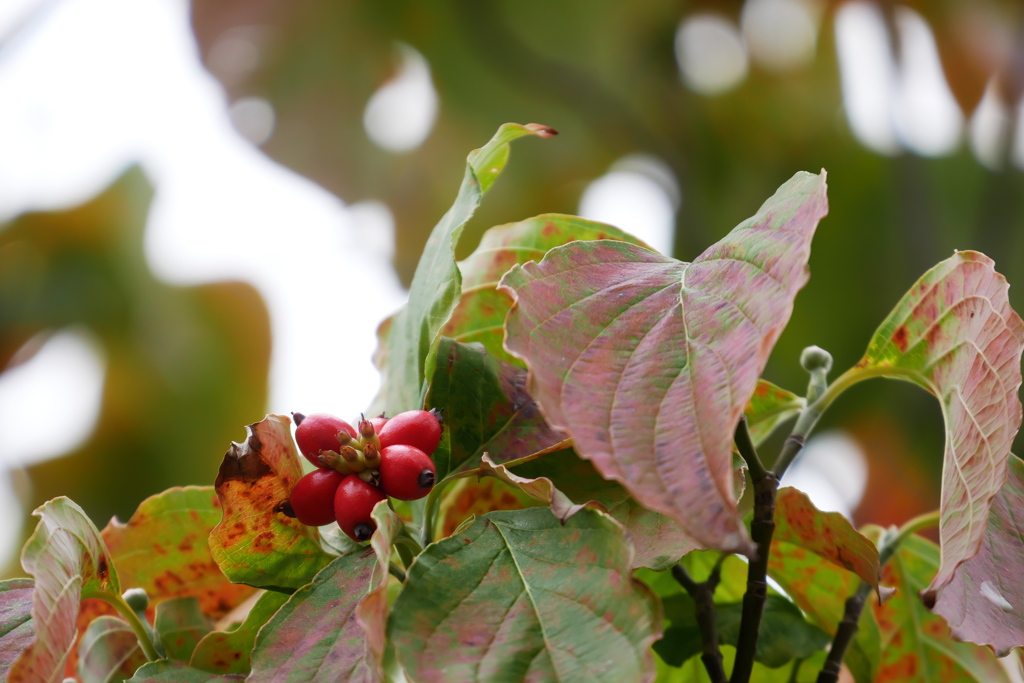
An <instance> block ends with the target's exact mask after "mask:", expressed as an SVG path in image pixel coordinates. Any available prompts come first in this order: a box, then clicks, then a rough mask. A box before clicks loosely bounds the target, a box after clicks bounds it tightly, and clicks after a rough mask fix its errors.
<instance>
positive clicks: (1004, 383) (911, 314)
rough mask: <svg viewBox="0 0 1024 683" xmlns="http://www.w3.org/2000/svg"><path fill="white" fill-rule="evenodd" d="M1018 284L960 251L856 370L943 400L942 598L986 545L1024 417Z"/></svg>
mask: <svg viewBox="0 0 1024 683" xmlns="http://www.w3.org/2000/svg"><path fill="white" fill-rule="evenodd" d="M1008 288H1009V285H1007V284H1006V279H1005V278H1004V277H1003V276H1002V275H1000V274H999V273H997V272H996V271H995V267H994V264H993V262H992V259H990V258H988V257H987V256H985V255H984V254H979V253H978V252H974V251H960V252H956V253H955V254H954V255H953V256H952V257H951V258H948V259H946V260H945V261H943V262H942V263H940V264H938V265H937V266H935V267H934V268H932V269H931V270H929V271H928V272H927V273H925V274H924V275H923V276H921V279H919V280H918V281H917V282H916V283H915V284H914V286H913V287H911V289H910V291H909V292H907V294H906V295H905V296H904V297H903V298H902V299H901V300H900V302H899V303H898V304H897V305H896V308H894V309H893V311H892V313H890V314H889V317H888V318H886V319H885V321H884V322H883V323H882V324H881V326H879V328H878V331H876V332H875V335H874V337H872V339H871V343H870V344H869V345H868V350H867V352H866V353H865V354H864V358H862V359H861V361H860V362H859V363H858V364H857V365H856V367H855V368H853V369H852V370H850V371H849V372H848V373H847V375H848V377H849V379H850V381H857V380H859V379H863V378H867V377H873V376H886V377H893V378H896V379H902V380H906V381H909V382H913V383H914V384H917V385H919V386H921V387H923V388H924V389H926V390H927V391H929V392H931V393H932V394H933V395H934V396H935V397H936V398H938V399H939V402H940V403H941V404H942V415H943V418H944V419H945V422H946V449H945V454H944V456H943V466H942V472H943V478H942V496H941V499H940V509H941V513H942V514H941V519H940V522H939V535H940V538H941V541H942V543H941V547H942V562H941V564H940V566H939V571H938V573H937V574H936V576H935V578H934V579H933V580H932V583H931V585H930V586H928V589H927V599H928V600H930V601H932V602H934V600H935V595H936V592H937V591H938V590H939V589H941V588H942V587H943V586H944V585H946V584H947V583H949V581H950V579H952V577H953V571H954V570H955V569H956V567H957V566H958V565H959V564H960V563H961V562H964V561H965V560H968V559H970V558H971V557H973V556H974V555H975V554H976V553H977V552H978V548H979V546H980V545H981V538H982V536H983V535H984V534H985V529H986V528H987V525H988V515H989V507H990V504H991V501H992V498H993V497H994V496H995V495H996V493H997V492H998V491H999V487H1000V486H1002V484H1003V482H1004V481H1005V480H1006V463H1007V458H1008V456H1009V454H1010V447H1011V445H1012V443H1013V438H1014V436H1015V435H1016V434H1017V429H1018V428H1019V427H1020V423H1021V403H1020V399H1019V398H1018V397H1017V389H1018V388H1019V387H1020V384H1021V368H1020V359H1021V352H1022V351H1024V322H1022V321H1021V319H1020V316H1018V315H1017V314H1016V313H1015V312H1014V311H1013V309H1012V308H1010V301H1009V298H1008V297H1007V290H1008ZM837 382H838V380H837Z"/></svg>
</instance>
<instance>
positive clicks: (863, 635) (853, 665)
mask: <svg viewBox="0 0 1024 683" xmlns="http://www.w3.org/2000/svg"><path fill="white" fill-rule="evenodd" d="M768 575H769V576H770V577H771V578H773V579H775V581H777V582H778V584H779V585H780V586H782V588H783V590H785V591H786V593H787V594H788V595H789V596H790V597H791V598H792V599H793V602H795V603H796V604H797V606H798V607H799V608H800V609H801V610H803V611H804V613H805V614H806V615H807V619H808V620H809V621H810V622H811V623H812V624H815V625H816V626H818V627H820V628H821V629H822V630H824V631H825V632H826V633H829V634H832V635H834V634H835V632H836V629H837V628H838V627H839V622H840V621H841V620H842V618H843V610H844V607H845V602H846V599H847V598H848V597H850V596H851V595H853V594H854V593H855V592H856V591H857V586H858V585H859V584H860V577H858V576H856V575H855V574H853V573H852V572H848V571H845V570H843V569H840V568H838V567H837V566H836V565H834V564H832V563H831V562H830V561H828V560H826V559H824V558H822V557H820V556H818V555H816V554H815V553H813V552H811V551H810V550H806V549H804V548H801V547H799V546H797V545H793V544H790V543H781V542H779V540H778V538H777V537H775V538H773V539H772V549H771V555H770V556H769V558H768ZM880 647H881V645H880V642H879V634H878V626H877V625H876V624H875V619H874V616H873V615H872V613H871V610H868V609H866V610H864V611H863V612H862V613H861V618H860V623H859V628H858V630H857V634H856V636H855V637H854V640H853V642H852V643H851V644H850V648H849V649H848V650H847V652H846V658H845V664H846V666H847V667H849V669H850V672H851V673H852V674H853V677H854V680H856V681H857V683H874V680H875V674H876V672H877V671H878V660H879V657H880V656H881V653H880Z"/></svg>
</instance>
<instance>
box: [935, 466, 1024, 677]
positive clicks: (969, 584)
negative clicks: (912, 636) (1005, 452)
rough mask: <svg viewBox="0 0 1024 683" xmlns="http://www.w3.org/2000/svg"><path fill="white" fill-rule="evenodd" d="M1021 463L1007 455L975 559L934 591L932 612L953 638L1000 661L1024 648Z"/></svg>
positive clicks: (1023, 478)
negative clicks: (982, 648)
mask: <svg viewBox="0 0 1024 683" xmlns="http://www.w3.org/2000/svg"><path fill="white" fill-rule="evenodd" d="M1021 567H1024V461H1022V460H1021V459H1020V458H1018V457H1017V456H1015V455H1011V456H1010V468H1009V476H1008V477H1007V479H1006V483H1005V484H1003V487H1002V488H1001V489H1000V490H999V494H998V495H997V496H996V497H995V499H994V500H993V501H992V510H991V511H990V512H989V516H988V532H987V533H986V534H985V537H984V539H983V540H982V542H981V550H979V551H978V554H977V555H975V556H974V557H972V558H971V559H969V560H967V561H966V562H964V563H963V564H961V565H960V566H959V567H957V568H956V571H955V572H954V574H953V580H952V581H950V582H949V583H947V584H946V585H945V586H943V587H942V588H940V589H939V590H938V597H937V599H936V601H935V606H934V607H933V608H932V611H933V612H935V613H936V614H939V615H941V616H943V617H944V618H945V619H946V622H947V623H949V626H950V629H951V630H952V633H953V637H955V638H956V639H957V640H966V641H970V642H972V643H978V644H979V645H988V646H989V647H991V648H992V649H994V650H995V651H996V654H998V655H999V656H1000V657H1003V656H1005V655H1007V654H1009V652H1010V650H1011V649H1012V648H1014V647H1020V646H1024V610H1022V608H1024V577H1022V576H1021V572H1020V571H1019V568H1021Z"/></svg>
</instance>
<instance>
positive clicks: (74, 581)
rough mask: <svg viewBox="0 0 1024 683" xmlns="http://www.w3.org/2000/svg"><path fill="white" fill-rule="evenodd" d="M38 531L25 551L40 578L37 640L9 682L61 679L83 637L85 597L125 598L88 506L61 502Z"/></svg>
mask: <svg viewBox="0 0 1024 683" xmlns="http://www.w3.org/2000/svg"><path fill="white" fill-rule="evenodd" d="M33 514H34V515H35V516H37V517H39V524H38V525H37V526H36V530H35V531H34V532H33V534H32V536H31V537H30V538H29V539H28V542H27V543H26V544H25V548H24V549H23V550H22V553H21V564H22V566H23V567H24V568H25V571H27V572H28V573H29V574H31V575H32V576H33V577H34V578H35V590H34V591H33V598H32V625H33V627H34V628H35V632H36V633H35V639H34V640H33V641H32V644H31V645H29V646H28V647H27V648H26V649H25V650H24V651H23V652H22V653H21V656H20V657H19V658H18V660H17V661H16V662H15V663H14V666H12V667H11V670H10V672H9V673H8V677H7V680H8V681H9V683H35V682H36V681H53V680H61V679H62V678H63V677H64V671H65V666H66V664H67V660H68V657H69V656H70V655H71V651H72V649H73V648H74V646H75V641H76V639H77V636H78V632H77V629H76V624H77V620H78V605H79V602H80V601H81V600H82V598H98V597H102V596H108V597H114V596H116V597H118V598H119V597H120V594H121V585H120V583H119V582H118V578H117V572H116V570H115V569H114V566H113V564H112V563H111V560H110V556H109V555H108V554H107V549H106V547H105V546H104V545H103V539H102V538H100V533H99V531H97V530H96V527H95V526H94V525H93V523H92V522H91V521H90V520H89V518H88V517H87V516H86V514H85V512H83V511H82V508H80V507H78V505H76V504H75V503H73V502H72V501H71V500H69V499H67V498H63V497H62V498H56V499H54V500H51V501H50V502H48V503H46V504H45V505H43V506H41V507H40V508H38V509H37V510H36V511H35V512H34V513H33Z"/></svg>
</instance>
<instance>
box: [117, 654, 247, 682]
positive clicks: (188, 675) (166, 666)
mask: <svg viewBox="0 0 1024 683" xmlns="http://www.w3.org/2000/svg"><path fill="white" fill-rule="evenodd" d="M242 680H245V676H236V675H218V674H212V673H210V672H208V671H199V670H198V669H193V668H192V667H190V666H189V665H188V664H184V663H182V662H176V661H174V660H170V659H161V660H159V661H156V662H149V663H148V664H146V665H144V666H143V667H142V668H141V669H139V670H138V671H136V672H135V675H134V676H132V677H131V679H130V680H128V681H127V682H126V683H230V682H231V681H242Z"/></svg>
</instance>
